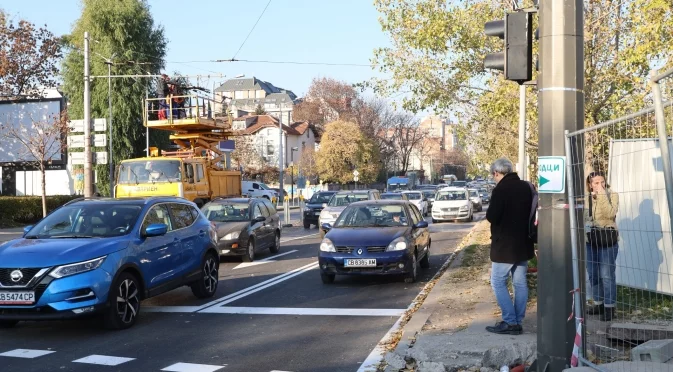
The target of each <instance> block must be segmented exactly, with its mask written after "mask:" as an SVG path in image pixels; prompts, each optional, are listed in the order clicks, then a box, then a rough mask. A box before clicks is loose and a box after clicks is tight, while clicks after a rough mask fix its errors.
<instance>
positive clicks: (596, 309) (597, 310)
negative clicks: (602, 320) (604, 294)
mask: <svg viewBox="0 0 673 372" xmlns="http://www.w3.org/2000/svg"><path fill="white" fill-rule="evenodd" d="M603 312H605V306H603V304H600V305H593V306H587V314H589V315H598V314H603Z"/></svg>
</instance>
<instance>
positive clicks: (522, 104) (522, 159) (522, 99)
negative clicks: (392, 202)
mask: <svg viewBox="0 0 673 372" xmlns="http://www.w3.org/2000/svg"><path fill="white" fill-rule="evenodd" d="M526 167H527V166H526V86H525V85H523V84H521V85H519V177H520V178H521V179H522V180H526V179H527V178H526Z"/></svg>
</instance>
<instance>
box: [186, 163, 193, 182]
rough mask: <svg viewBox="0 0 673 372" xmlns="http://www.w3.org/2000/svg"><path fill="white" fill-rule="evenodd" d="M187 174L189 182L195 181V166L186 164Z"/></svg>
mask: <svg viewBox="0 0 673 372" xmlns="http://www.w3.org/2000/svg"><path fill="white" fill-rule="evenodd" d="M185 176H187V178H188V179H189V183H194V166H193V165H191V164H185Z"/></svg>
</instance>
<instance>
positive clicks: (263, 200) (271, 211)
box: [262, 199, 278, 215]
mask: <svg viewBox="0 0 673 372" xmlns="http://www.w3.org/2000/svg"><path fill="white" fill-rule="evenodd" d="M262 203H264V205H266V209H268V210H269V213H270V214H271V215H274V214H276V213H278V212H277V211H276V208H275V207H274V206H273V204H271V202H270V201H268V200H266V199H262Z"/></svg>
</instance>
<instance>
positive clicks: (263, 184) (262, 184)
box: [259, 183, 271, 190]
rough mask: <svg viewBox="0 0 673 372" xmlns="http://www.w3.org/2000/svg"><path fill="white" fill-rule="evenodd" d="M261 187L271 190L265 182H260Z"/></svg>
mask: <svg viewBox="0 0 673 372" xmlns="http://www.w3.org/2000/svg"><path fill="white" fill-rule="evenodd" d="M259 187H260V188H261V189H262V190H271V189H270V188H269V186H267V185H266V184H265V183H260V184H259Z"/></svg>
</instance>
